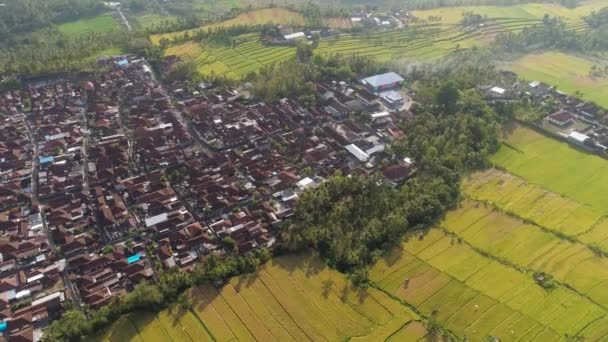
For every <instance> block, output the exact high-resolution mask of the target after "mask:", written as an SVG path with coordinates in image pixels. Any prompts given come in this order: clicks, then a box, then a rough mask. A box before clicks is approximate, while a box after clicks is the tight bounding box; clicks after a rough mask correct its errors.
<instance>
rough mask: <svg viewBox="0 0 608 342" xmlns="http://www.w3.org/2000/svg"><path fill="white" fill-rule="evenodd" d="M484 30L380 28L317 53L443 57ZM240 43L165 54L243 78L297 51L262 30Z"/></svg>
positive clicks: (189, 45) (334, 41) (336, 40)
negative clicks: (269, 41) (267, 41)
mask: <svg viewBox="0 0 608 342" xmlns="http://www.w3.org/2000/svg"><path fill="white" fill-rule="evenodd" d="M481 34H482V33H481V32H476V31H471V32H468V33H466V34H465V33H462V32H461V31H459V30H457V29H453V28H452V29H450V28H445V27H442V26H440V25H437V26H429V27H418V28H413V29H406V30H396V31H388V32H379V33H374V34H369V35H364V36H344V37H333V38H328V39H323V40H321V42H320V44H319V46H318V47H317V48H316V50H315V53H317V54H320V55H331V54H343V55H354V54H356V55H359V56H368V57H372V58H374V59H376V60H378V61H380V62H386V61H390V60H392V59H394V58H397V57H399V58H411V59H417V60H419V59H423V58H424V59H429V58H439V57H441V56H445V55H446V54H448V53H450V52H451V51H454V50H455V49H458V48H466V47H470V46H473V45H475V44H476V43H477V41H476V40H475V39H474V38H475V36H478V35H481ZM235 39H236V40H238V41H239V42H240V43H239V44H237V45H235V46H234V47H228V46H220V45H199V44H197V43H195V42H186V43H182V44H178V45H174V46H171V47H169V48H168V49H167V50H166V51H165V55H179V56H182V57H185V58H194V59H195V60H196V62H197V64H198V66H199V71H201V73H203V74H208V73H211V72H214V73H215V74H222V75H226V76H228V77H233V78H241V77H244V76H245V75H246V74H247V73H248V72H252V71H257V70H258V69H259V68H261V67H262V66H264V65H269V64H272V63H275V62H280V61H284V60H286V59H289V58H291V57H293V56H294V55H295V48H293V47H289V46H266V45H264V44H262V43H261V42H260V40H259V35H258V34H246V35H241V36H238V37H236V38H235Z"/></svg>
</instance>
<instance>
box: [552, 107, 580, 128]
mask: <svg viewBox="0 0 608 342" xmlns="http://www.w3.org/2000/svg"><path fill="white" fill-rule="evenodd" d="M547 120H548V121H549V122H550V123H552V124H554V125H556V126H558V127H562V128H563V127H567V126H570V125H571V124H572V123H573V122H574V116H573V115H572V114H570V112H568V111H565V110H560V111H558V112H555V113H553V114H551V115H549V116H548V117H547Z"/></svg>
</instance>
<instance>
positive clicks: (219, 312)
mask: <svg viewBox="0 0 608 342" xmlns="http://www.w3.org/2000/svg"><path fill="white" fill-rule="evenodd" d="M190 299H191V303H192V309H191V310H182V309H180V308H178V307H173V308H170V309H168V310H164V311H162V312H160V313H159V314H156V315H155V314H150V313H147V314H143V313H138V314H131V315H127V316H124V317H122V318H121V320H119V321H118V322H116V323H115V324H114V325H113V326H112V327H110V328H109V329H108V330H107V331H105V332H104V333H103V336H100V337H99V338H98V339H99V340H103V341H189V340H192V341H236V340H238V341H256V340H257V341H320V340H327V341H344V340H353V341H384V340H388V339H389V338H392V339H393V340H396V341H399V340H401V341H403V340H407V341H417V340H424V339H425V336H426V335H427V333H426V329H425V327H424V325H423V324H422V323H421V321H420V318H419V317H418V315H417V314H416V313H414V312H413V311H411V310H410V309H409V308H408V307H406V306H404V305H402V304H401V303H400V302H398V301H396V300H394V299H392V298H390V297H389V296H388V295H387V294H385V293H383V292H382V291H380V290H377V289H374V288H370V289H368V290H361V289H358V288H355V287H353V285H352V284H351V282H350V281H349V280H348V279H346V278H345V277H344V276H343V275H341V274H339V273H337V272H336V271H333V270H331V269H329V268H328V267H327V266H325V265H324V263H323V262H322V261H321V259H319V258H317V257H315V256H313V255H312V254H310V255H304V256H302V255H300V256H287V257H281V258H278V259H275V260H273V261H271V262H269V263H267V264H266V265H264V266H262V267H261V268H260V270H259V271H258V272H256V273H254V274H251V275H248V276H241V277H237V278H234V279H233V280H232V281H230V282H229V283H228V284H226V285H225V286H224V287H222V288H221V289H219V290H218V289H216V288H214V287H211V286H204V287H199V288H194V289H192V290H191V291H190Z"/></svg>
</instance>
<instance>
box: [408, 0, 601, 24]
mask: <svg viewBox="0 0 608 342" xmlns="http://www.w3.org/2000/svg"><path fill="white" fill-rule="evenodd" d="M605 6H608V1H607V0H596V1H590V2H588V3H586V4H582V5H580V6H577V7H575V8H572V9H571V8H567V7H564V6H561V5H557V4H550V3H527V4H518V5H511V6H462V7H440V8H436V9H430V10H419V11H414V15H415V16H417V17H419V18H423V19H427V18H428V17H432V16H439V17H441V19H442V22H443V23H445V24H456V23H458V22H459V21H460V20H461V19H462V14H463V13H464V12H474V13H476V14H480V15H482V16H487V17H488V18H489V19H493V18H519V19H530V20H534V19H536V20H540V19H542V18H543V16H544V15H545V14H549V15H550V16H558V17H562V18H564V20H566V21H567V22H577V23H581V22H582V21H581V18H582V17H584V16H586V15H589V14H590V13H591V12H592V11H597V10H599V9H600V8H602V7H605Z"/></svg>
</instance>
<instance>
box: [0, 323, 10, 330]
mask: <svg viewBox="0 0 608 342" xmlns="http://www.w3.org/2000/svg"><path fill="white" fill-rule="evenodd" d="M6 328H8V323H7V322H2V323H0V331H5V330H6Z"/></svg>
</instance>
